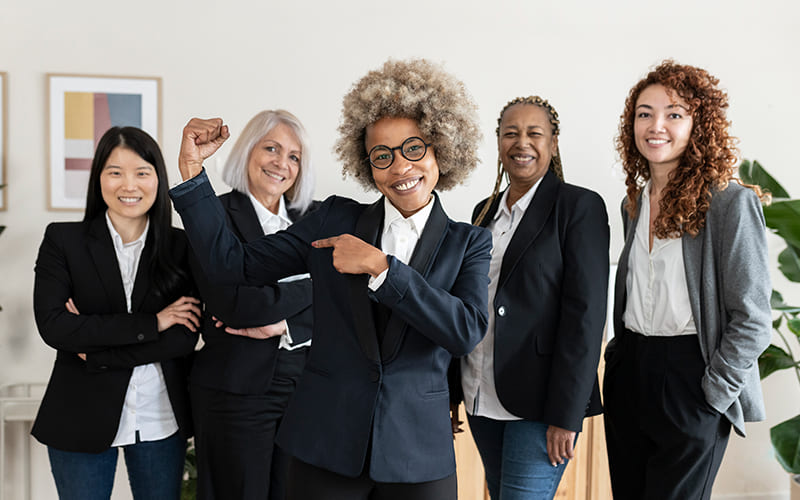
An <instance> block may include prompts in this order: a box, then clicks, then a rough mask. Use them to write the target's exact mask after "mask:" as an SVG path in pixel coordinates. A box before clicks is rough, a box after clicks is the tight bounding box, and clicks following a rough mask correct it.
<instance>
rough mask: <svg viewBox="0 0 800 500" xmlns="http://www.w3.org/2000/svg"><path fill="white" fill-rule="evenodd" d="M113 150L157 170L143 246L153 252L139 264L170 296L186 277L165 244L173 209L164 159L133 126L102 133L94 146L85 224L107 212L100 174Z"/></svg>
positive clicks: (170, 227) (160, 293)
mask: <svg viewBox="0 0 800 500" xmlns="http://www.w3.org/2000/svg"><path fill="white" fill-rule="evenodd" d="M116 148H125V149H129V150H131V151H133V152H134V153H136V154H137V155H139V156H140V157H141V158H142V159H143V160H144V161H146V162H147V163H149V164H151V165H152V166H153V167H154V168H155V170H156V177H157V179H158V188H157V190H156V199H155V202H153V206H152V207H150V210H148V212H147V215H148V217H149V219H150V229H149V232H148V234H147V240H146V244H147V245H148V246H151V249H152V252H148V253H149V255H150V260H149V262H146V263H145V262H141V263H140V265H141V264H145V265H147V266H148V270H149V277H150V280H152V282H153V283H154V285H155V287H156V290H157V292H158V293H159V295H161V296H167V295H170V292H171V291H172V290H173V289H175V287H176V286H177V285H178V283H179V282H180V281H181V280H182V279H183V278H185V277H186V272H185V271H183V270H182V269H181V268H180V266H178V265H177V264H176V263H175V262H173V261H172V259H171V252H170V251H169V248H168V245H169V242H170V231H171V230H172V210H171V208H170V201H169V194H168V191H169V187H168V186H169V181H168V179H167V168H166V166H165V164H164V156H163V155H162V154H161V149H160V148H159V147H158V144H157V143H156V141H155V140H154V139H153V138H152V137H150V135H148V134H147V132H145V131H144V130H141V129H138V128H136V127H112V128H110V129H108V131H107V132H106V133H105V134H103V137H102V138H101V139H100V142H99V143H98V144H97V150H96V151H95V154H94V159H93V160H92V169H91V171H90V174H89V187H88V189H87V192H86V211H85V212H84V215H83V220H84V221H89V220H92V219H94V218H95V217H99V216H101V215H103V214H104V213H105V211H106V210H107V209H108V205H107V204H106V202H105V200H103V193H102V191H101V188H100V174H101V173H102V171H103V169H104V168H105V166H106V162H107V161H108V157H109V156H111V153H112V152H113V151H114V149H116Z"/></svg>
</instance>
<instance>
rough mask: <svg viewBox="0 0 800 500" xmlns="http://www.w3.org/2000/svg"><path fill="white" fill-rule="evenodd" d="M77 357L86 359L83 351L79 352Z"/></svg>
mask: <svg viewBox="0 0 800 500" xmlns="http://www.w3.org/2000/svg"><path fill="white" fill-rule="evenodd" d="M78 357H79V358H81V359H82V360H84V361H86V353H85V352H79V353H78Z"/></svg>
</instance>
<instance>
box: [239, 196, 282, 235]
mask: <svg viewBox="0 0 800 500" xmlns="http://www.w3.org/2000/svg"><path fill="white" fill-rule="evenodd" d="M247 196H248V197H249V198H250V202H251V204H252V205H253V208H254V209H255V211H256V217H258V223H259V224H261V226H262V227H263V226H264V224H265V223H266V222H267V221H270V220H273V219H278V220H280V221H283V222H285V223H286V225H291V224H292V221H291V219H289V212H288V211H287V210H286V201H285V198H284V197H283V196H281V198H280V201H279V202H278V213H277V214H273V213H272V212H270V211H269V209H268V208H267V207H265V206H264V205H262V204H261V202H260V201H258V200H257V199H256V197H255V196H253V195H252V194H250V193H247Z"/></svg>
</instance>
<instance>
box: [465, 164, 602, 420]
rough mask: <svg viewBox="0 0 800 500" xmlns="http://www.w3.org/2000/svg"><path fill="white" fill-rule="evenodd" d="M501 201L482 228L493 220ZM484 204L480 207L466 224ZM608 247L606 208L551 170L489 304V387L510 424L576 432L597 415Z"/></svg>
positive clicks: (524, 219) (518, 232)
mask: <svg viewBox="0 0 800 500" xmlns="http://www.w3.org/2000/svg"><path fill="white" fill-rule="evenodd" d="M501 198H502V194H501V195H498V196H497V197H496V198H495V200H494V202H493V203H492V205H491V207H490V208H489V211H488V212H487V214H486V216H485V217H484V219H483V221H482V223H481V225H482V226H484V227H486V226H488V225H489V223H490V222H491V221H492V220H493V218H494V216H495V214H496V213H497V210H498V207H499V204H500V200H501ZM486 202H487V200H483V201H482V202H480V203H478V205H477V206H476V207H475V211H474V213H473V219H475V218H476V217H477V215H478V214H479V213H480V211H481V209H483V206H484V204H485V203H486ZM608 247H609V227H608V214H607V213H606V206H605V203H604V202H603V199H602V198H601V197H600V196H599V195H598V194H597V193H595V192H593V191H589V190H588V189H584V188H581V187H578V186H574V185H572V184H566V183H564V182H561V181H560V180H559V179H558V177H556V176H555V174H553V173H552V172H551V171H549V170H548V171H547V173H546V174H545V176H544V177H543V178H542V181H541V183H540V184H539V187H538V188H537V190H536V193H535V194H534V196H533V199H532V200H531V203H530V205H528V208H527V210H526V211H525V214H524V215H523V217H522V220H521V221H520V223H519V226H517V229H516V231H515V232H514V235H513V236H512V238H511V241H510V242H509V244H508V248H507V249H506V252H505V255H504V256H503V263H502V265H501V268H500V277H499V279H498V285H497V292H496V294H495V297H494V303H493V304H492V307H494V311H495V323H494V335H495V343H494V376H495V387H496V389H497V395H498V397H499V399H500V402H501V403H502V404H503V407H504V408H505V409H506V410H508V411H510V412H511V413H513V414H514V415H517V416H519V417H522V418H525V419H528V420H533V421H536V422H543V423H546V424H548V425H555V426H557V427H561V428H563V429H568V430H571V431H576V432H577V431H580V430H581V428H582V424H583V418H584V417H586V416H591V415H596V414H598V413H600V412H601V411H602V407H601V405H600V390H599V386H598V381H597V364H598V361H599V359H600V347H601V344H602V340H603V329H604V327H605V320H606V305H607V302H606V301H607V296H608V268H609V259H608ZM454 364H457V363H454ZM458 383H459V386H458V388H457V389H458V390H460V379H459V382H458Z"/></svg>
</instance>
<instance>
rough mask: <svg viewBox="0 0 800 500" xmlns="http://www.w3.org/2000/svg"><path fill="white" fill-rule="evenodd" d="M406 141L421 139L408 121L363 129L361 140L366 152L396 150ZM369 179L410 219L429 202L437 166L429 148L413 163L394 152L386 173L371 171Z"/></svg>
mask: <svg viewBox="0 0 800 500" xmlns="http://www.w3.org/2000/svg"><path fill="white" fill-rule="evenodd" d="M409 137H420V138H422V139H423V140H424V141H426V142H427V141H428V140H429V138H427V137H424V136H423V135H422V132H420V130H419V126H418V125H417V122H416V121H415V120H412V119H410V118H392V117H386V118H381V119H380V120H378V121H377V122H375V123H373V124H372V125H370V126H369V127H367V134H366V138H365V141H364V142H365V146H366V151H372V148H374V147H375V146H380V145H382V146H387V147H389V148H396V147H398V146H400V145H401V144H403V142H404V141H405V140H406V139H408V138H409ZM371 169H372V179H373V180H374V181H375V186H376V187H377V188H378V191H380V192H381V193H383V194H384V196H386V198H387V199H388V200H389V201H390V202H391V203H392V205H394V207H395V208H396V209H397V210H398V211H399V212H400V213H401V214H403V217H410V216H411V215H414V214H415V213H417V212H418V211H419V210H420V209H422V208H423V207H424V206H425V205H427V204H428V202H429V201H430V199H431V193H432V192H433V189H434V188H435V187H436V183H437V182H439V164H438V163H436V155H435V154H434V151H433V147H432V146H429V147H428V151H427V152H426V153H425V156H424V157H423V158H422V159H420V160H417V161H410V160H407V159H406V158H404V157H403V155H402V154H400V150H395V151H394V161H393V162H392V164H391V166H390V167H389V168H386V169H383V170H381V169H377V168H375V167H371Z"/></svg>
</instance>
